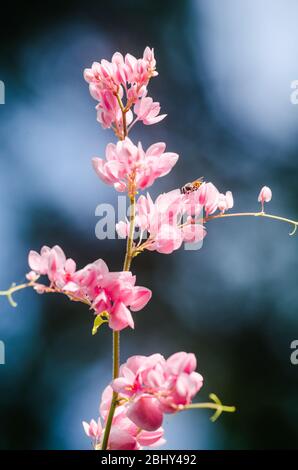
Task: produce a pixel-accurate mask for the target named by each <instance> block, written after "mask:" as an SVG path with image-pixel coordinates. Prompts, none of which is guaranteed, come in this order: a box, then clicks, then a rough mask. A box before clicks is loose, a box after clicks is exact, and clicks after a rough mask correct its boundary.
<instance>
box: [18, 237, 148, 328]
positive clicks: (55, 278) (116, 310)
mask: <svg viewBox="0 0 298 470" xmlns="http://www.w3.org/2000/svg"><path fill="white" fill-rule="evenodd" d="M28 262H29V266H30V268H31V269H32V271H31V272H30V273H28V275H27V277H28V279H29V280H31V281H33V282H34V281H36V280H37V278H38V277H39V276H40V275H47V276H48V278H49V280H50V286H45V285H43V284H39V283H38V284H37V283H35V289H36V290H37V291H38V292H40V293H43V292H46V291H48V289H51V290H52V291H55V290H56V291H57V292H64V293H66V294H67V295H69V296H70V297H71V298H72V297H74V299H75V300H82V301H86V300H87V301H88V302H89V303H90V306H91V308H92V309H93V310H94V313H96V315H100V314H102V313H104V314H105V316H107V317H108V319H109V326H110V327H111V328H112V329H113V330H116V331H120V330H123V328H126V327H127V326H130V327H131V328H133V327H134V321H133V318H132V315H131V312H130V310H131V311H133V312H137V311H139V310H141V309H142V308H143V307H145V305H146V304H147V303H148V302H149V300H150V298H151V295H152V294H151V291H150V290H149V289H147V288H146V287H141V286H136V285H135V282H136V277H135V276H133V275H132V273H131V272H129V271H120V272H110V271H109V269H108V267H107V265H106V263H105V262H104V261H103V260H102V259H98V260H96V261H94V262H93V263H91V264H88V265H87V266H85V267H84V268H83V269H80V270H78V271H77V270H76V263H75V262H74V261H73V260H72V259H70V258H68V259H66V256H65V254H64V252H63V250H62V249H61V248H60V247H59V246H57V245H56V246H54V247H53V248H49V247H48V246H44V247H42V249H41V252H40V253H37V252H36V251H30V253H29V257H28Z"/></svg>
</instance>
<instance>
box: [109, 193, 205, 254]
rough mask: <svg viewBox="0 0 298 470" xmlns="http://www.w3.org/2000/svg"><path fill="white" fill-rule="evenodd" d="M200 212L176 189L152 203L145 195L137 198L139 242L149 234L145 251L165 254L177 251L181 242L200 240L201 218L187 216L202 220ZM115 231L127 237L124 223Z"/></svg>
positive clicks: (203, 231)
mask: <svg viewBox="0 0 298 470" xmlns="http://www.w3.org/2000/svg"><path fill="white" fill-rule="evenodd" d="M196 197H198V196H196ZM193 207H195V211H194V209H193ZM201 211H202V206H201V205H200V204H199V203H198V204H196V206H193V204H192V203H190V202H189V195H187V197H186V196H185V195H183V194H181V193H180V191H179V190H174V191H170V192H169V193H164V194H161V195H159V196H158V197H157V199H156V200H155V202H153V201H152V199H151V197H150V195H149V194H148V193H147V196H140V197H139V198H138V200H137V203H136V227H138V228H139V229H140V241H141V240H142V238H143V237H144V235H145V233H147V232H148V234H149V238H148V240H147V241H146V242H144V246H145V248H146V249H147V250H150V251H158V252H159V253H164V254H169V253H172V252H173V251H175V250H177V249H179V248H180V247H181V245H182V243H183V242H187V243H194V242H198V241H201V240H203V238H204V236H205V234H206V232H205V229H204V227H203V226H202V224H201V221H200V219H197V218H196V217H194V218H193V217H189V215H188V214H189V213H190V212H191V213H194V216H196V215H198V216H199V217H201V216H200V213H201ZM116 228H117V231H118V234H119V236H121V237H123V236H127V233H128V225H127V224H126V223H125V222H123V221H122V222H119V224H117V227H116Z"/></svg>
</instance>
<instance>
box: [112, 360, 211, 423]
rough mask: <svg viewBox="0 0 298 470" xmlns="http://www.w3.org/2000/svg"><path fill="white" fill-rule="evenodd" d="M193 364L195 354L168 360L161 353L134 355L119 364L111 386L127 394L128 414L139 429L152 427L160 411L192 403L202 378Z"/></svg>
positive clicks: (195, 364)
mask: <svg viewBox="0 0 298 470" xmlns="http://www.w3.org/2000/svg"><path fill="white" fill-rule="evenodd" d="M196 366H197V362H196V358H195V356H194V354H188V353H185V352H179V353H176V354H173V355H172V356H170V357H169V359H168V360H165V359H164V357H163V356H161V355H160V354H153V355H152V356H149V357H144V356H133V357H132V358H130V359H129V360H128V361H127V362H126V363H125V364H124V365H122V366H121V368H120V375H119V377H118V378H117V379H115V380H114V381H113V382H112V387H113V390H114V391H116V392H117V393H119V394H120V396H122V395H123V396H127V397H129V402H128V405H127V406H128V411H127V416H128V417H129V418H130V419H131V420H132V421H133V422H134V423H135V424H136V425H137V426H140V427H142V429H146V430H153V428H154V426H156V427H158V426H160V425H161V422H162V413H174V412H175V411H177V410H178V409H180V407H181V406H182V407H183V406H185V405H187V404H189V403H191V401H192V398H193V397H194V396H195V395H196V393H197V392H198V391H199V390H200V388H201V387H202V385H203V378H202V376H201V375H200V374H198V373H197V372H195V369H196ZM150 397H151V398H152V399H153V398H155V399H154V400H150ZM151 420H152V421H151Z"/></svg>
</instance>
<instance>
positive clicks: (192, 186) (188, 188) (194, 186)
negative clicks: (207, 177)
mask: <svg viewBox="0 0 298 470" xmlns="http://www.w3.org/2000/svg"><path fill="white" fill-rule="evenodd" d="M203 182H204V176H201V177H200V178H198V179H196V180H195V181H193V182H192V183H186V184H185V185H184V186H182V188H181V189H180V191H181V194H188V193H192V192H193V191H197V190H198V189H199V187H200V186H201V185H202V184H203Z"/></svg>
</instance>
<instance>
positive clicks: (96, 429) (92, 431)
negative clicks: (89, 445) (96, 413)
mask: <svg viewBox="0 0 298 470" xmlns="http://www.w3.org/2000/svg"><path fill="white" fill-rule="evenodd" d="M82 424H83V428H84V431H85V433H86V434H87V436H88V437H91V439H92V440H95V441H98V440H99V439H100V436H101V433H102V425H101V422H100V419H98V421H97V422H96V421H95V420H94V419H91V421H90V423H86V421H83V423H82Z"/></svg>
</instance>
